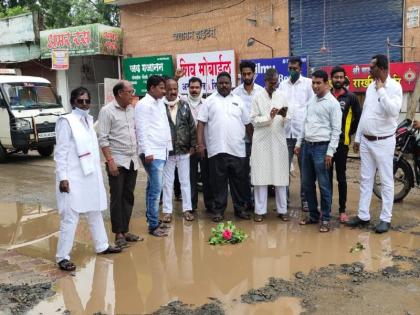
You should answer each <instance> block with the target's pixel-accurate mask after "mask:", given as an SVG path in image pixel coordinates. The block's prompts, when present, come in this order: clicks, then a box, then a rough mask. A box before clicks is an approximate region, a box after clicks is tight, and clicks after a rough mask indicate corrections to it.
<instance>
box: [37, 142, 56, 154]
mask: <svg viewBox="0 0 420 315" xmlns="http://www.w3.org/2000/svg"><path fill="white" fill-rule="evenodd" d="M37 151H38V153H39V154H40V155H42V156H50V155H51V154H52V153H53V152H54V146H53V145H49V146H48V147H39V148H37Z"/></svg>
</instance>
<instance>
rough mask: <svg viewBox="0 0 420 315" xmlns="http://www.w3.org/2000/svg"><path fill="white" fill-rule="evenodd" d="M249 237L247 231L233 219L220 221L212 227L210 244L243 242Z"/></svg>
mask: <svg viewBox="0 0 420 315" xmlns="http://www.w3.org/2000/svg"><path fill="white" fill-rule="evenodd" d="M247 238H248V235H247V234H245V232H244V231H243V230H241V229H239V228H237V227H236V226H235V224H233V223H232V222H231V221H228V222H227V223H223V222H222V223H219V224H218V225H217V227H215V228H211V236H210V239H209V243H210V245H225V244H238V243H242V242H243V241H244V240H246V239H247Z"/></svg>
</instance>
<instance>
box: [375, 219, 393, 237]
mask: <svg viewBox="0 0 420 315" xmlns="http://www.w3.org/2000/svg"><path fill="white" fill-rule="evenodd" d="M390 227H391V223H389V222H385V221H382V220H381V221H380V222H379V224H378V225H377V226H376V227H375V232H376V233H379V234H380V233H385V232H388V230H389V228H390Z"/></svg>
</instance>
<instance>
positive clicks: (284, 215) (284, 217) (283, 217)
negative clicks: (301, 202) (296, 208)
mask: <svg viewBox="0 0 420 315" xmlns="http://www.w3.org/2000/svg"><path fill="white" fill-rule="evenodd" d="M278 217H279V218H280V220H282V221H284V222H287V221H290V218H289V215H288V214H287V213H279V215H278Z"/></svg>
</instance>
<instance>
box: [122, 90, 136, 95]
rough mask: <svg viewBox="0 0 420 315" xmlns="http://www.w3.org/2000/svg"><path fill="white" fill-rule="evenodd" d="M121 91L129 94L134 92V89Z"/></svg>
mask: <svg viewBox="0 0 420 315" xmlns="http://www.w3.org/2000/svg"><path fill="white" fill-rule="evenodd" d="M122 91H123V92H126V93H128V94H130V95H134V92H136V91H134V90H128V91H126V90H122Z"/></svg>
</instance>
